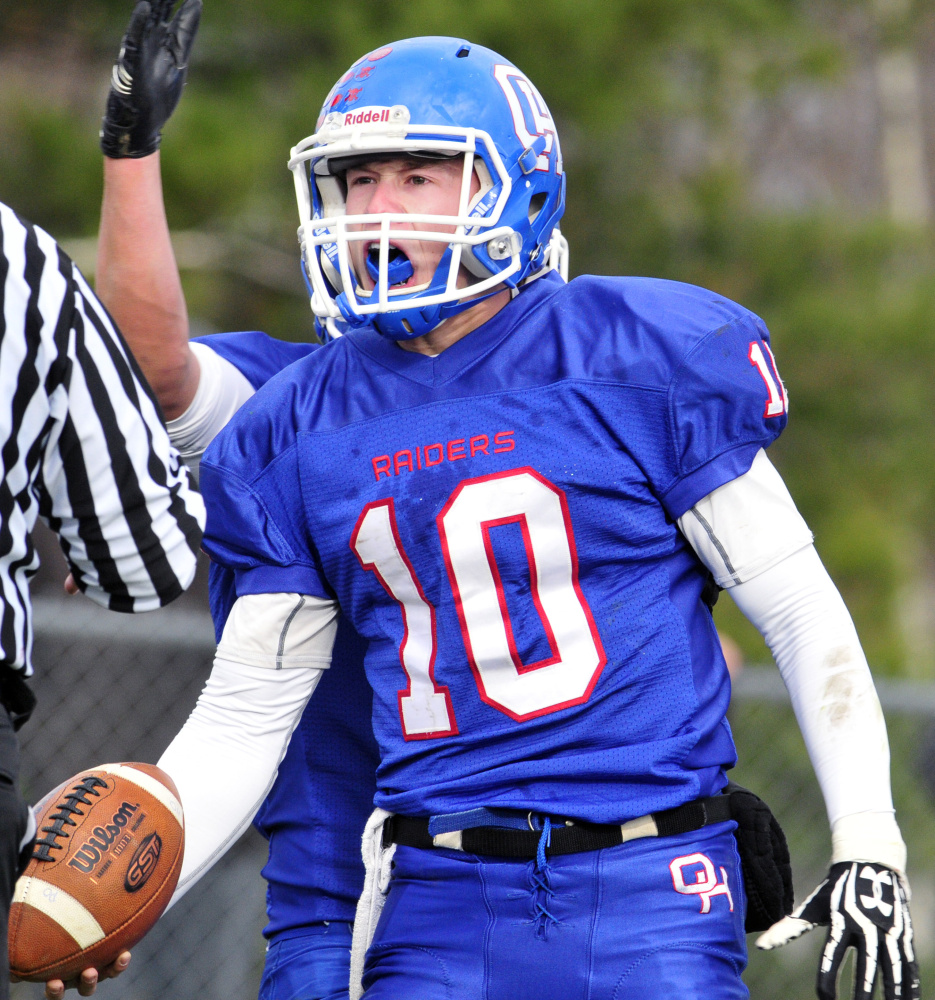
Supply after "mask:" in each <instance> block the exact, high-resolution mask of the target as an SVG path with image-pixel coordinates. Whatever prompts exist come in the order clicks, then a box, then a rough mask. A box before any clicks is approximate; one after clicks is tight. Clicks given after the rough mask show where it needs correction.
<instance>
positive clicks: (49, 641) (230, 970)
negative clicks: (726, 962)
mask: <svg viewBox="0 0 935 1000" xmlns="http://www.w3.org/2000/svg"><path fill="white" fill-rule="evenodd" d="M193 606H194V607H197V604H193V602H189V609H188V610H187V609H185V608H181V609H175V608H173V607H170V608H167V609H164V610H162V611H159V612H154V613H153V614H149V615H143V616H139V617H130V616H123V615H115V614H112V613H109V612H106V611H102V610H100V609H98V608H97V607H95V606H93V605H91V603H90V602H89V601H87V600H85V599H83V598H76V599H70V600H59V599H48V598H45V599H43V598H39V599H37V601H36V646H35V656H34V659H35V664H36V679H35V685H34V687H35V690H36V692H37V694H38V695H39V699H40V704H39V709H38V710H37V713H36V714H35V716H34V717H33V719H32V721H31V722H30V724H29V725H28V726H27V727H26V728H25V729H24V730H23V731H22V734H21V735H22V736H23V741H22V742H23V758H24V770H23V788H24V792H25V794H26V796H27V798H29V799H30V800H35V799H37V798H39V797H40V796H41V795H42V794H44V793H45V792H46V791H47V790H48V789H49V788H52V787H54V786H55V785H57V784H59V783H60V782H62V781H64V780H66V779H67V778H68V777H70V776H71V775H72V774H74V773H75V772H77V771H79V770H81V769H82V768H84V767H88V766H92V765H94V764H99V763H104V762H108V761H118V760H144V761H155V760H156V759H157V758H158V756H159V754H160V753H161V751H162V750H163V749H164V747H165V746H166V744H167V743H168V742H169V740H170V739H171V737H172V735H173V734H174V733H175V732H176V731H177V729H178V728H179V726H180V725H181V724H182V723H183V722H184V720H185V718H186V716H187V715H188V713H189V711H190V710H191V708H192V706H193V704H194V702H195V699H196V697H197V695H198V692H199V691H200V689H201V687H202V685H203V683H204V680H205V678H206V677H207V675H208V672H209V670H210V665H211V658H212V654H213V650H214V637H213V631H212V628H211V622H210V619H209V617H208V615H207V613H206V612H205V613H200V612H198V611H197V610H191V607H193ZM878 687H879V690H880V694H881V700H882V702H883V705H884V710H885V712H886V716H887V720H888V726H889V732H890V739H891V744H892V752H893V784H894V795H895V798H896V805H897V810H898V815H899V818H900V822H901V825H902V829H903V832H904V835H905V837H906V840H907V841H908V843H909V849H910V870H909V875H910V880H911V882H912V886H913V892H914V895H913V916H914V920H915V928H916V942H917V947H918V954H919V958H920V960H921V963H922V970H923V980H922V981H923V986H925V984H926V983H927V984H928V987H927V989H926V990H925V991H924V992H923V995H924V996H932V995H935V986H933V984H935V865H933V860H935V823H933V819H935V685H920V684H910V683H902V684H899V683H894V682H889V683H884V682H882V681H881V682H880V683H879V685H878ZM730 722H731V725H732V727H733V730H734V734H735V738H736V741H737V745H738V749H739V752H740V758H741V763H740V765H739V766H738V768H737V769H736V771H735V772H734V774H733V775H732V776H733V777H735V779H736V780H737V781H739V782H740V783H741V784H743V785H746V786H747V787H749V788H752V789H753V790H755V791H756V792H758V793H759V794H760V795H761V796H762V797H763V798H765V799H766V800H767V801H768V802H769V803H770V805H771V806H772V807H773V810H774V812H775V813H776V814H777V816H779V818H780V819H781V821H782V823H783V826H784V827H785V830H786V833H787V836H788V838H789V842H790V848H791V851H792V858H793V865H794V869H795V888H796V898H797V899H799V900H800V899H802V898H804V896H805V895H806V894H807V893H808V892H810V891H811V890H812V889H813V888H814V887H815V885H817V883H818V881H820V879H821V878H822V877H823V876H824V874H825V871H826V869H827V862H828V856H829V852H830V838H829V834H828V825H827V820H826V817H825V812H824V806H823V804H822V800H821V796H820V793H819V791H818V786H817V783H816V781H815V778H814V775H813V773H812V770H811V767H810V765H809V762H808V759H807V757H806V755H805V751H804V748H803V744H802V739H801V736H800V735H799V732H798V728H797V726H796V724H795V719H794V717H793V714H792V711H791V708H790V706H789V701H788V697H787V696H786V694H785V690H784V688H783V686H782V683H781V681H780V679H779V676H778V672H777V671H776V670H775V669H774V668H766V667H761V668H756V667H748V668H746V669H745V670H743V671H742V672H741V673H740V674H739V676H738V677H737V678H736V681H735V685H734V701H733V704H732V706H731V711H730ZM265 848H266V845H265V842H264V841H263V840H262V838H260V837H259V835H257V834H256V833H255V832H253V831H251V832H250V833H249V834H248V835H246V836H245V837H244V838H243V839H242V840H241V841H240V843H239V844H238V845H237V846H236V847H235V848H234V849H233V850H232V851H231V852H230V853H229V854H228V855H227V856H226V857H225V858H224V859H223V860H222V861H221V862H220V863H219V864H218V865H217V866H215V868H214V869H213V870H212V871H211V872H210V873H209V874H208V875H207V876H206V877H205V878H204V879H203V880H202V881H201V882H200V883H199V885H198V886H196V887H195V888H194V889H193V890H192V891H191V892H190V893H189V894H188V895H187V896H186V897H184V899H183V900H182V901H181V902H180V903H179V904H178V905H177V906H176V907H174V908H173V909H172V910H171V911H170V912H169V913H168V914H167V915H166V916H165V917H164V918H163V919H162V920H161V921H160V922H159V923H158V924H157V926H156V927H155V929H154V930H153V931H152V932H151V933H150V935H149V936H148V937H147V938H146V939H145V940H144V941H143V942H141V944H140V945H138V946H137V947H136V948H135V949H134V958H133V962H132V963H131V965H130V968H129V969H128V971H127V972H126V973H125V974H124V975H122V976H121V977H120V978H119V979H117V980H114V981H112V982H107V983H104V984H103V985H102V986H101V987H100V988H99V994H98V995H99V996H100V997H101V1000H118V998H119V1000H165V998H173V1000H196V998H197V1000H240V998H243V1000H250V998H251V997H255V996H256V991H257V987H258V983H259V976H260V970H261V968H262V962H263V939H262V936H261V933H260V932H261V929H262V926H263V923H264V920H265V915H264V882H263V880H262V878H261V877H260V869H261V867H262V865H263V863H264V861H265V857H266V850H265ZM822 939H823V933H822V934H821V935H820V936H819V933H818V932H815V933H813V934H811V935H807V936H806V937H805V938H802V939H800V940H799V941H797V942H794V943H793V944H791V945H789V946H787V947H786V948H785V949H782V950H781V951H780V952H777V953H771V954H763V953H757V952H756V950H755V949H754V948H753V941H752V939H750V942H749V943H750V946H751V956H750V965H749V968H748V971H747V974H746V981H747V983H748V985H749V987H750V992H751V996H752V997H753V998H754V1000H811V998H813V997H814V996H815V991H814V979H815V973H816V970H817V962H818V951H819V948H820V945H821V941H822ZM42 995H43V991H42V987H41V986H38V985H33V984H25V983H23V984H19V985H17V986H15V987H14V988H13V998H14V1000H38V998H40V997H41V996H42ZM849 995H850V993H849V992H848V991H847V990H842V992H841V996H842V997H843V996H849ZM518 1000H522V998H518Z"/></svg>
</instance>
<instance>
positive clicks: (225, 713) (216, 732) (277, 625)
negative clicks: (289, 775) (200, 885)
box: [158, 594, 338, 902]
mask: <svg viewBox="0 0 935 1000" xmlns="http://www.w3.org/2000/svg"><path fill="white" fill-rule="evenodd" d="M337 615H338V610H337V605H336V604H335V602H333V601H324V600H321V599H320V598H316V597H307V596H302V595H300V594H252V595H247V596H244V597H240V598H238V600H237V601H236V602H235V603H234V606H233V608H232V610H231V613H230V616H229V618H228V620H227V624H226V625H225V627H224V634H223V635H222V637H221V642H220V645H219V647H218V655H217V657H216V659H215V661H214V667H213V669H212V671H211V676H210V677H209V678H208V682H207V684H206V685H205V688H204V690H203V691H202V693H201V696H200V697H199V699H198V702H197V704H196V705H195V708H194V710H193V711H192V714H191V715H190V716H189V718H188V720H187V721H186V723H185V725H184V726H183V727H182V729H181V730H180V731H179V733H178V735H177V736H176V737H175V739H174V740H173V741H172V743H171V744H170V745H169V747H168V749H167V750H166V751H165V753H164V754H163V755H162V757H161V758H160V760H159V762H158V763H159V766H160V767H161V768H162V769H163V770H165V771H166V772H167V773H168V774H169V775H170V776H171V778H172V779H173V781H174V782H175V784H176V787H177V788H178V791H179V797H180V799H181V802H182V808H183V810H184V813H185V855H184V859H183V863H182V872H181V877H180V879H179V885H178V889H177V890H176V892H175V895H174V896H173V902H174V901H175V900H177V899H178V898H179V897H181V896H182V895H184V893H185V892H187V891H188V889H189V888H191V886H192V885H194V884H195V882H197V881H198V879H199V878H201V876H202V875H203V874H204V873H205V872H206V871H207V870H208V869H209V868H210V867H211V866H212V865H213V864H214V863H215V862H216V861H217V860H218V859H219V858H220V857H221V856H222V855H223V854H224V853H225V852H226V851H227V849H228V848H229V847H230V846H231V845H232V844H233V843H234V842H235V841H236V840H237V838H238V837H239V836H240V834H241V833H243V831H244V830H245V829H246V828H247V826H249V824H250V821H251V820H252V819H253V816H254V814H255V813H256V811H257V809H258V808H259V806H260V804H261V803H262V802H263V800H264V799H265V798H266V795H267V793H268V792H269V789H270V787H271V786H272V784H273V781H274V780H275V777H276V771H277V769H278V767H279V763H280V761H281V760H282V758H283V756H284V755H285V753H286V749H287V747H288V745H289V740H290V738H291V736H292V732H293V730H294V729H295V727H296V725H297V724H298V721H299V718H300V717H301V715H302V711H303V709H304V708H305V704H306V702H307V701H308V699H309V697H311V695H312V693H313V691H314V690H315V687H316V685H317V684H318V681H319V680H320V678H321V674H322V670H323V669H325V668H327V667H328V666H329V665H330V662H331V648H332V646H333V644H334V636H335V632H336V631H337Z"/></svg>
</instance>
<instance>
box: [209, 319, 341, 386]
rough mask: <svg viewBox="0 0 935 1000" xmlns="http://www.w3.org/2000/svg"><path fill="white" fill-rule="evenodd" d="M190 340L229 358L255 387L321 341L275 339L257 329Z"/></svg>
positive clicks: (298, 358)
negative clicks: (307, 341)
mask: <svg viewBox="0 0 935 1000" xmlns="http://www.w3.org/2000/svg"><path fill="white" fill-rule="evenodd" d="M192 339H193V342H194V343H196V344H203V345H204V346H205V347H209V348H211V350H212V351H214V352H215V353H216V354H218V355H219V356H220V357H222V358H224V359H225V360H226V361H229V362H230V363H231V364H232V365H233V366H234V367H235V368H236V369H237V370H238V371H239V372H240V373H241V374H242V375H243V376H244V377H245V378H246V379H247V381H248V382H249V383H250V384H251V385H252V386H253V388H254V389H259V388H260V386H262V385H265V383H266V382H268V381H269V380H270V379H271V378H272V377H273V376H274V375H276V374H278V373H279V372H281V371H282V370H283V369H284V368H286V367H288V366H289V365H291V364H292V363H293V362H295V361H299V360H301V359H302V358H305V357H308V356H309V355H310V354H312V353H313V352H315V351H317V350H318V349H319V347H321V345H320V344H313V343H294V342H291V341H287V340H277V339H276V338H275V337H271V336H270V335H269V334H267V333H262V332H261V331H259V330H243V331H239V332H236V333H212V334H208V335H207V336H204V337H194V338H192Z"/></svg>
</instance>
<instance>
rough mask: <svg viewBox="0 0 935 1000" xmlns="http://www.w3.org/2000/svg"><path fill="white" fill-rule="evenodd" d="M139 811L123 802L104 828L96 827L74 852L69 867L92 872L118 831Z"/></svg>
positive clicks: (117, 834) (87, 872)
mask: <svg viewBox="0 0 935 1000" xmlns="http://www.w3.org/2000/svg"><path fill="white" fill-rule="evenodd" d="M137 809H139V806H138V805H136V806H135V805H131V803H129V802H123V803H121V805H120V808H119V809H118V810H117V812H115V813H114V814H113V816H111V818H110V822H109V823H108V824H107V825H106V826H96V827H94V829H93V830H92V831H91V833H92V834H93V836H91V837H89V838H88V839H87V840H86V841H85V842H84V843H83V844H82V845H81V847H79V848H78V850H77V851H75V855H74V857H73V858H72V859H71V861H69V862H68V864H69V867H71V868H77V869H78V871H80V872H84V873H85V874H86V875H89V874H90V873H91V872H93V871H94V867H95V865H96V864H97V863H98V861H100V860H101V858H102V857H103V856H104V855H105V854H106V853H107V852H108V851H109V850H110V848H111V845H112V844H113V842H114V841H115V840H116V839H117V837H118V836H119V835H120V831H121V830H122V829H123V828H124V827H125V826H126V825H127V821H128V820H129V819H130V818H131V817H132V816H133V814H134V813H135V812H136V811H137Z"/></svg>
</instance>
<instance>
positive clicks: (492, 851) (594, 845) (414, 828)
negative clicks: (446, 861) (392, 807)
mask: <svg viewBox="0 0 935 1000" xmlns="http://www.w3.org/2000/svg"><path fill="white" fill-rule="evenodd" d="M531 817H532V814H531V813H530V819H531ZM730 818H731V815H730V797H729V796H727V795H712V796H711V797H710V798H707V799H696V800H695V801H694V802H686V803H685V805H682V806H676V807H675V808H674V809H665V810H663V811H662V812H657V813H649V814H648V815H647V816H640V817H639V818H638V819H631V820H630V821H629V822H627V823H622V824H620V825H619V826H616V825H613V824H610V823H582V822H579V821H578V820H556V821H553V825H552V829H551V834H550V836H551V839H550V842H549V846H548V847H547V848H546V854H576V853H577V852H579V851H597V850H600V849H601V848H604V847H617V846H619V845H620V844H625V843H626V842H627V841H628V840H636V839H637V838H639V837H672V836H674V835H676V834H679V833H689V832H691V831H692V830H700V829H701V828H702V827H703V826H710V825H711V824H712V823H723V822H725V821H726V820H729V819H730ZM541 836H542V833H541V831H540V830H535V829H533V828H532V826H531V824H530V829H529V830H511V829H506V828H504V827H499V826H475V827H470V828H468V829H467V830H453V831H451V832H448V833H440V834H437V835H436V836H434V837H433V836H432V835H431V834H430V833H429V821H428V819H426V818H425V817H418V816H390V818H389V819H388V820H386V822H385V823H384V824H383V846H384V847H389V846H390V844H402V845H403V846H405V847H423V848H429V847H445V848H448V849H450V850H456V851H465V852H466V853H468V854H486V855H490V856H492V857H498V858H534V857H535V856H536V851H537V849H538V847H539V840H540V838H541Z"/></svg>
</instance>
